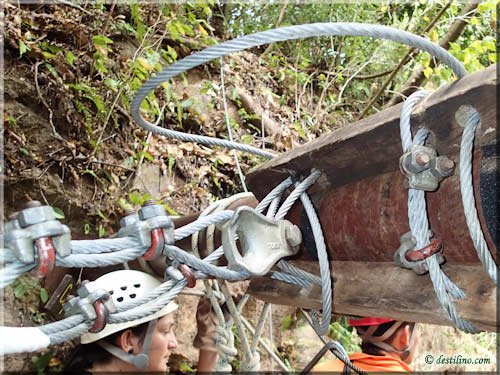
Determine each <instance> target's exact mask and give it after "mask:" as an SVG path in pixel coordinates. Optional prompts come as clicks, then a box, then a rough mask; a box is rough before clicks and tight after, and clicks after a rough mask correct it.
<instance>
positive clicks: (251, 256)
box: [221, 206, 302, 276]
mask: <svg viewBox="0 0 500 375" xmlns="http://www.w3.org/2000/svg"><path fill="white" fill-rule="evenodd" d="M221 234H222V247H223V249H224V254H225V256H226V259H227V261H228V268H229V269H231V270H236V271H244V272H247V273H249V274H251V275H253V276H263V275H265V274H267V273H268V272H269V271H270V270H271V268H272V267H273V266H274V265H275V264H276V263H277V262H278V261H279V260H280V259H282V258H284V257H287V256H291V255H295V254H297V252H298V250H299V245H300V243H301V242H302V234H301V233H300V229H299V228H298V227H297V226H296V225H293V224H292V223H291V222H289V221H288V220H273V219H269V218H267V217H265V216H264V215H262V214H260V213H258V212H256V211H255V210H254V209H252V208H250V207H245V206H243V207H239V208H238V209H236V210H235V211H234V215H233V217H232V218H231V220H229V221H227V222H226V223H224V224H223V225H222V226H221ZM238 241H239V244H240V247H241V252H240V250H239V249H238V245H237V242H238Z"/></svg>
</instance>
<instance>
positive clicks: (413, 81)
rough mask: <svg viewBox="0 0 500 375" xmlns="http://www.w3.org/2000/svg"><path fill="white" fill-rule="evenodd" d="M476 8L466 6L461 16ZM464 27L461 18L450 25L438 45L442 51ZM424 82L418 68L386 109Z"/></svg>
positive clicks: (470, 5)
mask: <svg viewBox="0 0 500 375" xmlns="http://www.w3.org/2000/svg"><path fill="white" fill-rule="evenodd" d="M477 6H478V3H471V4H468V5H466V6H465V8H464V10H463V11H462V14H461V15H462V16H463V15H465V14H468V13H470V12H471V11H474V10H475V9H476V8H477ZM465 26H467V21H466V20H464V19H463V18H462V17H460V18H459V19H458V20H456V21H455V22H454V23H453V24H452V25H451V27H450V29H449V31H448V33H447V34H446V35H445V36H444V37H443V38H442V39H441V41H440V42H439V45H440V46H441V47H443V48H444V49H449V48H450V43H451V42H454V41H455V40H457V39H458V37H459V36H460V35H461V34H462V32H463V31H464V28H465ZM435 65H436V64H435V61H434V60H431V62H430V67H434V66H435ZM424 80H425V75H424V67H422V66H420V67H418V68H417V69H416V70H415V71H414V72H413V74H412V75H411V76H410V78H409V79H408V81H406V83H405V84H404V86H403V87H402V88H401V89H400V90H398V91H399V94H398V95H395V96H394V97H393V98H392V99H391V100H390V101H389V102H388V103H387V105H386V107H391V106H393V105H395V104H398V103H399V102H401V101H402V100H403V98H405V97H408V96H409V95H411V94H412V93H413V92H415V91H416V90H417V89H418V88H419V87H420V86H421V85H422V83H423V82H424Z"/></svg>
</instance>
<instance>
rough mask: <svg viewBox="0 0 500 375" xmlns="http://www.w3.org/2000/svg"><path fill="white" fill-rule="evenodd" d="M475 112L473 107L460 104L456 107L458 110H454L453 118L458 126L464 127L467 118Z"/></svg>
mask: <svg viewBox="0 0 500 375" xmlns="http://www.w3.org/2000/svg"><path fill="white" fill-rule="evenodd" d="M476 112H477V111H476V110H475V109H474V107H472V106H470V105H461V106H460V108H458V110H457V111H456V112H455V120H456V121H457V123H458V125H459V126H461V127H462V128H465V126H466V125H467V119H468V118H469V117H470V116H472V115H473V114H474V113H476Z"/></svg>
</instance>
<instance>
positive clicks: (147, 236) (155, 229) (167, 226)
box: [118, 202, 175, 260]
mask: <svg viewBox="0 0 500 375" xmlns="http://www.w3.org/2000/svg"><path fill="white" fill-rule="evenodd" d="M120 225H121V229H120V230H119V231H118V237H134V238H136V239H137V240H138V241H139V243H140V245H141V246H144V247H147V248H148V250H147V251H146V252H145V253H144V255H143V257H144V258H145V259H146V260H152V259H155V258H157V257H159V256H160V255H161V254H162V252H163V247H164V245H165V244H173V243H174V242H175V238H174V230H175V228H174V223H173V221H172V219H171V218H170V217H169V216H167V214H166V213H165V210H164V209H163V207H162V206H161V205H159V204H152V203H150V202H146V203H145V204H144V206H143V207H141V208H140V209H139V213H138V214H136V213H130V214H129V215H127V216H125V217H123V218H122V219H121V220H120Z"/></svg>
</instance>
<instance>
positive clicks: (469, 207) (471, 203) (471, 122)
mask: <svg viewBox="0 0 500 375" xmlns="http://www.w3.org/2000/svg"><path fill="white" fill-rule="evenodd" d="M467 111H468V116H467V119H466V120H465V124H464V125H465V129H464V132H463V134H462V140H461V143H460V191H461V195H462V204H463V207H464V214H465V219H466V222H467V227H468V228H469V233H470V236H471V239H472V243H473V244H474V248H475V249H476V252H477V255H478V257H479V259H480V260H481V263H482V264H483V266H484V268H485V270H486V272H487V273H488V275H489V277H490V278H491V279H492V280H493V281H494V282H495V284H497V273H498V266H497V265H496V264H495V261H494V259H493V258H492V256H491V253H490V250H489V249H488V244H487V243H486V240H485V239H484V234H483V231H482V229H481V224H480V223H479V218H478V214H477V209H476V200H475V198H474V187H473V184H472V150H473V147H474V137H475V133H476V129H477V127H478V126H479V122H480V118H479V113H478V112H477V111H476V110H475V109H473V108H469V109H468V110H467Z"/></svg>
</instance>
